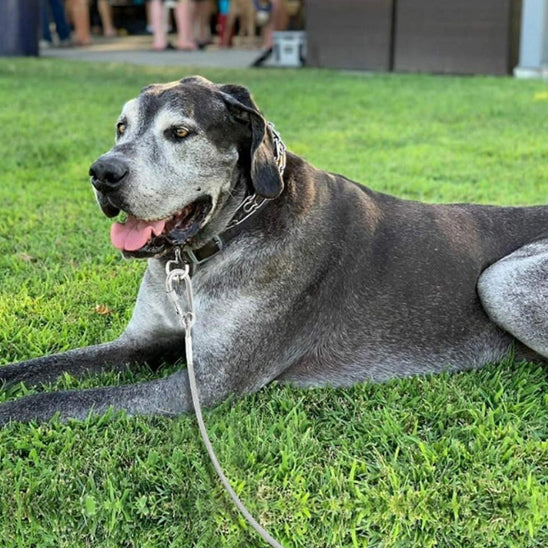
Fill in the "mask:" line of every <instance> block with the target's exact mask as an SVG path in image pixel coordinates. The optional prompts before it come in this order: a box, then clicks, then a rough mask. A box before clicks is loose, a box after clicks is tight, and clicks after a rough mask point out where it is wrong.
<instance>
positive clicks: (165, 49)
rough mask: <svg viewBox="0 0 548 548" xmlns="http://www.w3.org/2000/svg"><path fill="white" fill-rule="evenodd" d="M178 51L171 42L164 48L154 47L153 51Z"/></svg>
mask: <svg viewBox="0 0 548 548" xmlns="http://www.w3.org/2000/svg"><path fill="white" fill-rule="evenodd" d="M174 49H177V48H176V47H175V46H174V45H173V44H172V43H171V42H168V43H167V44H166V45H165V46H164V47H163V48H155V47H154V46H153V47H152V51H170V50H174Z"/></svg>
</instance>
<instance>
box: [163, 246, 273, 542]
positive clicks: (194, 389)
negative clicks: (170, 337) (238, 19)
mask: <svg viewBox="0 0 548 548" xmlns="http://www.w3.org/2000/svg"><path fill="white" fill-rule="evenodd" d="M182 283H183V284H184V288H185V295H186V301H187V309H186V310H185V309H184V308H183V307H182V306H181V303H180V300H179V296H178V294H177V290H176V285H180V284H182ZM166 291H167V295H168V297H169V300H170V301H171V302H172V303H173V306H174V307H175V310H176V311H177V316H178V317H179V321H180V323H181V326H182V327H183V329H184V331H185V352H186V364H187V368H188V381H189V384H190V393H191V395H192V405H193V406H194V412H195V413H196V421H197V422H198V428H199V429H200V434H201V436H202V440H203V442H204V445H205V447H206V449H207V452H208V454H209V458H210V460H211V462H212V464H213V467H214V468H215V471H216V472H217V475H218V476H219V479H220V480H221V483H222V484H223V486H224V488H225V489H226V491H227V492H228V494H229V495H230V498H231V499H232V501H233V502H234V504H235V505H236V507H237V508H238V510H239V511H240V512H241V513H242V515H243V516H244V518H245V519H246V520H247V522H248V523H249V525H251V527H253V529H255V531H256V532H257V533H258V534H259V535H260V536H261V537H262V539H263V540H264V541H266V542H267V543H268V544H270V546H272V547H273V548H283V546H282V545H281V544H280V543H279V542H277V541H276V540H275V539H274V538H273V537H272V536H271V535H270V534H269V533H268V531H267V530H266V529H264V527H262V525H261V524H260V523H259V522H258V521H257V520H256V519H255V518H254V517H253V516H252V515H251V513H250V512H249V510H248V509H247V508H246V507H245V506H244V504H243V503H242V501H241V500H240V499H239V497H238V495H237V494H236V492H235V491H234V489H233V488H232V485H230V482H229V481H228V479H227V477H226V476H225V474H224V472H223V469H222V468H221V465H220V464H219V461H218V459H217V456H216V455H215V452H214V450H213V446H212V445H211V441H210V439H209V435H208V433H207V429H206V426H205V423H204V419H203V416H202V408H201V405H200V397H199V393H198V386H197V385H196V376H195V374H194V359H193V354H192V326H193V325H194V322H195V320H196V316H195V314H194V302H193V298H192V282H191V279H190V265H189V264H188V263H186V262H184V261H183V259H182V257H181V250H180V249H179V248H176V249H175V259H174V260H172V261H168V262H167V263H166Z"/></svg>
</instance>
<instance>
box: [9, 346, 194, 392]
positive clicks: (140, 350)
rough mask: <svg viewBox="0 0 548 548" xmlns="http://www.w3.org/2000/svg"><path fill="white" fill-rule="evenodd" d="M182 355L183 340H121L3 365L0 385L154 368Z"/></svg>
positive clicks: (35, 383) (30, 384)
mask: <svg viewBox="0 0 548 548" xmlns="http://www.w3.org/2000/svg"><path fill="white" fill-rule="evenodd" d="M181 355H184V343H183V342H182V339H179V342H176V343H175V344H173V341H158V340H157V341H154V342H152V341H139V342H135V341H132V340H131V339H129V338H127V337H121V338H120V339H117V340H115V341H113V342H109V343H105V344H98V345H94V346H88V347H84V348H79V349H76V350H69V351H68V352H62V353H59V354H52V355H50V356H44V357H40V358H34V359H31V360H28V361H24V362H19V363H13V364H10V365H5V366H1V367H0V384H3V385H12V384H16V383H20V382H23V383H25V384H26V385H27V386H37V385H40V384H45V383H48V382H52V381H54V380H55V379H57V378H58V377H60V376H61V375H62V374H63V373H69V374H70V375H72V376H74V377H82V376H84V375H88V374H93V373H101V372H103V371H125V370H127V369H129V368H131V367H132V366H137V365H139V364H144V363H147V364H148V365H151V366H154V365H156V364H158V363H161V362H162V361H163V360H169V359H172V358H173V357H175V358H176V357H178V356H181Z"/></svg>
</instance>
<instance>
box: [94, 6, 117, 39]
mask: <svg viewBox="0 0 548 548" xmlns="http://www.w3.org/2000/svg"><path fill="white" fill-rule="evenodd" d="M97 10H98V11H99V15H100V17H101V24H102V26H103V34H104V35H105V36H108V37H110V38H112V37H114V36H116V29H115V28H114V23H113V21H112V9H111V7H110V4H109V3H108V2H107V0H97Z"/></svg>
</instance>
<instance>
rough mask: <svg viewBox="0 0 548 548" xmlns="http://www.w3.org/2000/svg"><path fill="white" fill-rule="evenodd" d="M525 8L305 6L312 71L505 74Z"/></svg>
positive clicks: (491, 2) (363, 2)
mask: <svg viewBox="0 0 548 548" xmlns="http://www.w3.org/2000/svg"><path fill="white" fill-rule="evenodd" d="M521 3H522V0H337V1H335V0H309V2H308V3H307V38H308V55H307V63H308V64H309V65H311V66H318V67H333V68H345V69H363V70H382V71H386V70H396V71H414V72H435V73H451V74H508V73H510V72H511V71H512V69H513V67H514V66H515V65H516V64H517V56H518V47H519V28H520V24H519V23H520V17H521Z"/></svg>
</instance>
